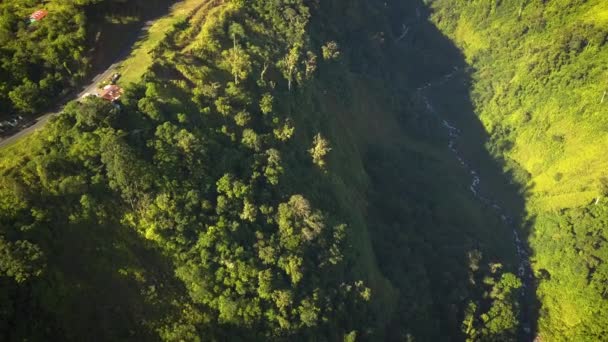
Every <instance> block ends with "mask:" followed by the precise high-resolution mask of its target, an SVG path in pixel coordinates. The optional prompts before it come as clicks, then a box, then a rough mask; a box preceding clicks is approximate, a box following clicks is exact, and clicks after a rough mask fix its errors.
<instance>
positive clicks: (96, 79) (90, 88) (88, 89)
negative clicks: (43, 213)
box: [0, 20, 156, 149]
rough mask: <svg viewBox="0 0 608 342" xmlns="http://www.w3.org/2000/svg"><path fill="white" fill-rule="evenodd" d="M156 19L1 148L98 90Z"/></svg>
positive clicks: (4, 139)
mask: <svg viewBox="0 0 608 342" xmlns="http://www.w3.org/2000/svg"><path fill="white" fill-rule="evenodd" d="M155 21H156V20H150V21H147V22H146V23H145V24H144V26H143V27H142V28H141V29H140V30H139V33H138V34H137V36H136V39H134V40H133V41H131V42H129V44H127V47H125V50H124V51H123V52H122V53H121V54H119V55H118V56H117V57H116V59H115V60H114V63H112V65H110V66H108V67H107V68H106V69H105V70H104V71H103V72H101V73H99V74H97V75H95V76H92V78H91V79H90V80H89V82H88V85H86V86H84V87H83V88H80V90H81V91H80V92H79V93H77V94H74V93H72V95H68V96H67V97H66V98H65V99H62V100H61V101H60V102H59V104H58V106H57V107H56V110H54V111H53V112H50V113H46V114H43V115H41V116H39V117H38V118H37V119H35V123H34V124H33V125H31V126H29V127H26V128H24V129H22V130H20V131H18V132H15V133H14V134H13V135H11V136H8V137H6V138H3V139H2V140H0V149H1V148H4V147H6V146H8V145H10V144H13V143H15V142H17V141H18V140H19V139H21V138H23V137H24V136H26V135H29V134H30V133H33V132H34V131H37V130H38V129H40V128H42V127H43V126H44V125H45V124H46V123H47V122H48V121H49V119H50V118H51V117H53V116H55V115H57V114H59V113H61V112H62V111H63V107H65V105H66V104H67V103H68V102H70V101H72V100H77V99H79V98H81V97H82V96H84V95H85V94H86V93H94V92H96V91H97V85H98V84H99V83H100V82H102V81H103V80H106V79H109V78H110V77H111V76H112V74H113V73H114V72H115V70H116V68H117V67H118V65H119V64H120V63H121V62H122V61H123V60H124V59H125V58H127V57H128V56H129V54H130V53H131V49H132V48H133V45H134V44H135V43H136V42H137V41H138V40H140V39H141V38H143V37H145V35H146V33H147V32H148V30H149V29H150V27H151V26H152V24H154V22H155Z"/></svg>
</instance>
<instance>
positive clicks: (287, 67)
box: [278, 45, 301, 90]
mask: <svg viewBox="0 0 608 342" xmlns="http://www.w3.org/2000/svg"><path fill="white" fill-rule="evenodd" d="M300 49H301V47H300V45H294V46H293V47H292V48H291V49H290V50H289V52H288V53H287V55H285V57H283V59H281V60H280V61H279V63H278V66H279V68H280V69H281V72H282V73H283V76H284V77H285V78H286V79H287V89H288V90H291V85H292V83H293V80H294V78H298V71H297V67H298V63H299V61H300Z"/></svg>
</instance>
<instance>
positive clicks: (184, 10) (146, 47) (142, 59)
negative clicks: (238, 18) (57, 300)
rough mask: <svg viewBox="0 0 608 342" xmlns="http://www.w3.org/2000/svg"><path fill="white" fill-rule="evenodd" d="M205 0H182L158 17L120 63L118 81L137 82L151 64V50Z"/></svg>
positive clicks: (124, 83) (205, 0)
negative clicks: (163, 15)
mask: <svg viewBox="0 0 608 342" xmlns="http://www.w3.org/2000/svg"><path fill="white" fill-rule="evenodd" d="M206 2H207V0H184V1H182V2H180V3H178V4H176V5H175V6H174V7H173V8H172V10H171V13H169V15H167V16H166V17H164V18H161V19H158V20H157V21H156V22H155V23H154V24H153V25H152V26H151V27H150V28H149V29H148V31H147V33H146V36H145V37H144V38H143V39H142V40H141V41H140V42H138V43H137V44H136V47H135V49H134V50H133V51H132V52H131V55H130V56H129V58H127V59H126V60H125V61H124V62H122V63H121V65H120V67H119V70H120V72H121V74H122V77H121V79H120V83H121V84H123V85H126V84H129V83H134V82H137V81H139V80H140V79H141V77H142V76H143V75H144V73H145V72H146V71H147V70H148V68H149V67H150V66H151V65H152V62H153V59H152V56H151V55H150V53H151V51H152V50H153V49H154V48H155V47H157V46H158V44H159V43H160V42H162V41H163V39H164V38H165V37H166V36H167V33H168V32H170V30H171V28H172V26H173V25H174V24H175V23H178V22H179V21H181V20H184V19H187V18H188V17H189V16H191V15H192V14H193V13H195V11H196V9H197V8H198V7H199V6H201V5H202V4H204V3H206Z"/></svg>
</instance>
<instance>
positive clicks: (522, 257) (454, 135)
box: [416, 68, 534, 341]
mask: <svg viewBox="0 0 608 342" xmlns="http://www.w3.org/2000/svg"><path fill="white" fill-rule="evenodd" d="M460 71H461V69H459V68H454V71H452V72H451V73H449V74H447V75H445V76H444V77H442V78H441V79H439V80H438V81H435V82H431V83H427V84H426V85H424V86H422V87H420V88H418V89H417V92H416V94H417V96H418V97H419V98H420V99H421V100H422V101H423V103H424V105H425V107H426V110H427V112H428V113H429V114H432V115H434V116H435V117H436V118H437V119H438V120H439V121H440V122H441V125H442V126H443V128H444V129H445V131H446V133H447V135H448V148H449V149H450V150H451V151H452V153H453V154H454V156H455V157H456V159H457V160H458V162H459V163H460V165H461V166H462V167H463V168H464V169H465V170H466V171H467V172H468V173H469V174H470V176H471V185H470V187H469V189H470V191H471V193H472V194H473V196H474V197H475V198H476V199H477V200H478V201H479V202H481V204H482V205H483V206H485V207H488V208H491V210H493V211H494V212H495V213H496V215H498V216H499V217H500V219H501V220H502V222H504V223H505V225H506V226H507V227H509V229H511V231H512V233H513V241H512V242H513V245H514V247H515V249H516V251H517V256H518V263H519V264H518V268H517V269H518V272H517V273H518V276H519V278H520V279H521V281H522V289H521V292H520V298H519V300H520V317H519V320H520V331H519V340H520V341H532V340H534V333H533V326H534V322H533V318H532V317H530V314H529V313H530V312H532V310H531V307H532V306H533V305H534V304H533V298H534V274H533V273H532V268H531V266H530V255H529V252H528V247H527V245H526V243H525V241H523V240H522V239H521V238H520V233H519V231H518V230H519V227H518V225H517V223H516V221H515V220H514V219H513V218H512V216H511V215H510V214H509V213H508V212H507V210H506V209H504V208H503V207H502V206H501V205H500V204H499V203H498V201H496V200H495V199H492V198H489V197H487V196H484V195H483V194H482V193H481V191H480V185H481V181H482V180H481V178H480V176H479V172H478V171H477V170H475V169H474V168H473V167H472V166H471V163H470V162H468V161H467V160H465V158H464V157H463V154H462V153H461V151H460V150H459V149H458V139H459V138H460V136H461V135H462V134H463V133H462V132H461V130H459V129H458V128H457V127H455V126H453V125H452V124H451V123H450V122H448V121H447V120H446V119H445V118H443V117H442V116H441V114H440V113H439V112H438V111H437V110H436V109H435V108H434V106H433V104H432V103H431V101H430V100H429V98H428V96H427V95H426V92H428V91H432V90H433V88H434V87H437V86H440V85H442V84H444V83H446V82H448V81H449V80H450V79H452V78H453V77H454V76H455V75H457V74H458V73H459V72H460Z"/></svg>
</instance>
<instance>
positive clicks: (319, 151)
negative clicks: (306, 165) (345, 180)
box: [308, 133, 331, 169]
mask: <svg viewBox="0 0 608 342" xmlns="http://www.w3.org/2000/svg"><path fill="white" fill-rule="evenodd" d="M330 151H331V147H329V143H328V142H327V140H325V138H323V136H321V133H318V134H317V135H315V138H314V140H313V143H312V148H311V149H310V150H308V152H309V153H310V155H311V156H312V162H313V163H314V164H315V165H317V166H318V167H320V168H321V169H324V168H325V156H326V155H327V153H329V152H330Z"/></svg>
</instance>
